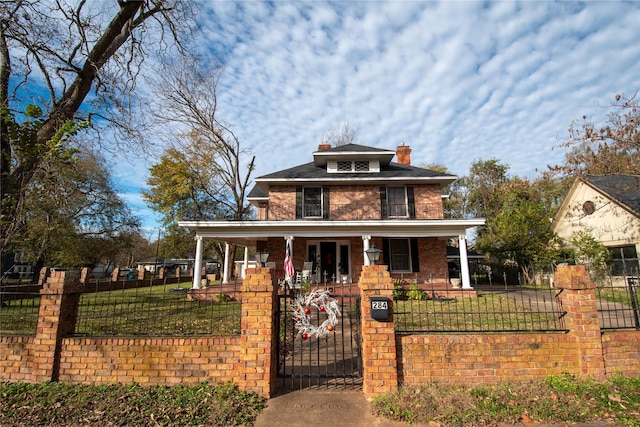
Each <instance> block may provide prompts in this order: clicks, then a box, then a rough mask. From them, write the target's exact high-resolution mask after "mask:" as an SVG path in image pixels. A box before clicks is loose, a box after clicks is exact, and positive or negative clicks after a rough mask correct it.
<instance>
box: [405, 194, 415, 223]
mask: <svg viewBox="0 0 640 427" xmlns="http://www.w3.org/2000/svg"><path fill="white" fill-rule="evenodd" d="M407 204H408V205H409V206H407V209H408V211H409V218H411V219H416V202H415V199H414V197H413V187H407Z"/></svg>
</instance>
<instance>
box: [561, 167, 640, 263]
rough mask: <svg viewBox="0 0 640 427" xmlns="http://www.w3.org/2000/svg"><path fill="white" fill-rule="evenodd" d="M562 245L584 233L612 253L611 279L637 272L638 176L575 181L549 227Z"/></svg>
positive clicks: (639, 249) (639, 228) (639, 243)
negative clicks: (578, 232)
mask: <svg viewBox="0 0 640 427" xmlns="http://www.w3.org/2000/svg"><path fill="white" fill-rule="evenodd" d="M551 228H552V230H553V231H554V232H556V233H557V234H558V235H559V236H560V237H561V238H562V239H563V240H564V241H565V242H567V243H568V242H570V241H571V237H572V235H573V234H574V233H575V232H576V231H579V230H585V231H588V232H590V233H591V235H592V236H593V237H594V238H595V239H597V240H598V241H600V242H601V243H602V244H604V245H605V246H606V247H607V248H609V251H610V252H611V267H612V273H613V275H614V276H628V275H637V274H638V271H639V270H640V265H639V263H638V253H640V177H635V176H628V175H609V176H601V177H588V178H586V179H584V178H578V179H577V180H576V181H575V182H574V183H573V186H572V187H571V189H570V190H569V193H568V194H567V197H565V199H564V201H563V203H562V206H561V207H560V210H559V211H558V213H557V214H556V216H555V217H554V218H553V223H552V226H551Z"/></svg>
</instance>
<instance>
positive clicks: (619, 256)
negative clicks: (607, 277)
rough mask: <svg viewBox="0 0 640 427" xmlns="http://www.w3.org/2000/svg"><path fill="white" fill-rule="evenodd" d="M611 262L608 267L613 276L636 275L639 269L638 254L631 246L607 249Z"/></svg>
mask: <svg viewBox="0 0 640 427" xmlns="http://www.w3.org/2000/svg"><path fill="white" fill-rule="evenodd" d="M609 253H610V254H611V260H610V261H609V265H610V267H611V273H612V274H613V275H614V276H631V275H637V274H638V272H639V269H640V264H638V253H637V252H636V247H635V246H633V245H628V246H618V247H614V248H609Z"/></svg>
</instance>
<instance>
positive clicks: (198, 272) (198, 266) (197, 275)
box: [192, 236, 202, 289]
mask: <svg viewBox="0 0 640 427" xmlns="http://www.w3.org/2000/svg"><path fill="white" fill-rule="evenodd" d="M201 281H202V236H196V260H195V265H194V266H193V286H192V288H193V289H200V282H201Z"/></svg>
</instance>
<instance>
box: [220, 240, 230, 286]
mask: <svg viewBox="0 0 640 427" xmlns="http://www.w3.org/2000/svg"><path fill="white" fill-rule="evenodd" d="M230 250H231V249H230V247H229V243H226V242H225V244H224V268H223V269H222V283H229V252H230Z"/></svg>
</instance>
